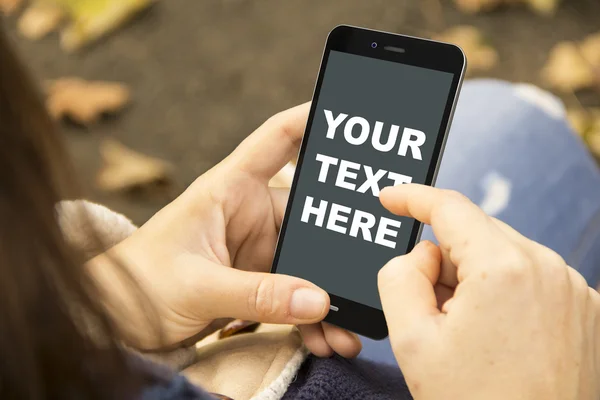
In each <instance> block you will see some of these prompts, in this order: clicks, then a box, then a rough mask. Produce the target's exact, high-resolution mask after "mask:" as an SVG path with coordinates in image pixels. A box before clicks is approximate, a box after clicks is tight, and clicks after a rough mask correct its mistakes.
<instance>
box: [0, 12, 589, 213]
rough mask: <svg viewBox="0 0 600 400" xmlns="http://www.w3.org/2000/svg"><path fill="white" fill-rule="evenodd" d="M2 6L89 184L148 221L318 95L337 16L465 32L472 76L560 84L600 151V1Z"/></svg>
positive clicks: (398, 28)
mask: <svg viewBox="0 0 600 400" xmlns="http://www.w3.org/2000/svg"><path fill="white" fill-rule="evenodd" d="M0 10H1V11H2V12H3V13H4V15H5V16H4V19H5V25H6V27H7V30H8V31H9V36H11V38H12V39H13V40H14V42H15V43H16V45H17V47H18V49H19V50H20V52H21V54H22V56H23V58H24V60H25V62H26V63H27V65H28V66H29V67H30V69H32V70H33V72H34V74H35V77H36V79H38V80H39V83H40V85H41V86H40V87H41V88H42V89H43V90H44V95H45V96H46V98H47V102H48V103H47V104H48V108H49V110H50V112H51V113H52V114H53V116H54V117H55V118H56V119H57V120H58V121H59V122H58V123H59V124H60V127H61V128H62V129H63V130H64V132H65V136H66V140H67V142H68V145H69V149H70V151H71V153H72V155H73V158H74V160H75V164H76V167H77V169H78V171H79V173H80V176H81V181H82V184H83V186H84V190H85V193H86V195H87V197H88V198H89V199H91V200H93V201H96V202H100V203H102V204H105V205H107V206H109V207H111V208H113V209H115V210H117V211H120V212H122V213H124V214H126V215H127V216H129V217H130V218H132V219H133V220H134V222H136V223H138V224H141V223H143V222H144V221H146V220H147V219H148V218H149V217H150V216H152V214H153V213H155V212H156V211H157V210H158V209H159V208H161V207H162V206H163V205H164V204H166V203H167V202H169V201H170V200H172V199H173V198H174V197H175V196H176V195H177V194H178V193H180V192H181V191H182V190H183V189H184V188H185V187H186V186H187V185H189V184H190V183H191V182H192V181H193V180H194V179H195V178H196V177H197V176H199V175H201V174H202V173H203V172H205V171H206V170H208V169H209V168H211V167H212V166H213V165H215V164H216V163H217V162H219V161H220V160H221V159H223V158H224V157H225V156H226V155H227V154H229V153H230V152H231V151H232V150H233V149H234V148H235V147H236V146H237V145H238V144H239V143H240V141H242V140H243V139H244V138H245V137H246V136H247V135H248V134H249V133H251V132H252V131H253V130H254V129H255V128H256V127H257V126H258V125H259V124H260V123H261V122H262V121H264V120H265V119H266V118H268V117H269V116H271V115H272V114H274V113H276V112H278V111H280V110H283V109H285V108H288V107H291V106H293V105H296V104H299V103H302V102H305V101H308V100H310V98H311V95H312V91H313V84H314V80H315V78H316V74H317V70H318V67H319V62H320V57H321V52H322V49H323V45H324V43H325V39H326V36H327V33H328V32H329V31H330V30H331V29H332V28H333V27H334V26H336V25H338V24H352V25H359V26H364V27H368V28H372V29H378V30H386V31H392V32H397V33H403V34H409V35H416V36H424V37H435V38H441V39H444V40H446V41H453V42H456V43H457V44H459V45H461V46H462V47H463V48H464V49H465V51H466V53H467V57H468V59H469V64H470V69H469V71H468V77H469V78H477V77H493V78H500V79H506V80H509V81H514V82H530V83H533V84H536V85H538V86H541V87H543V88H546V89H549V90H552V91H553V92H554V93H556V94H557V95H558V96H560V97H561V98H562V99H563V100H564V101H565V103H566V104H567V106H568V108H569V116H570V118H571V120H572V123H573V126H574V128H575V129H574V131H576V132H577V133H576V134H580V135H582V137H583V138H584V140H586V142H587V143H588V144H589V147H590V151H592V152H593V153H595V154H600V112H598V110H599V109H600V0H562V1H557V0H531V1H529V0H369V1H366V0H337V1H333V0H286V1H280V0H260V1H259V0H255V1H252V0H196V1H192V0H162V1H149V0H62V1H60V0H55V1H50V0H48V1H44V0H42V1H26V0H0ZM594 34H596V35H595V36H594ZM0 62H1V60H0ZM574 134H575V133H574Z"/></svg>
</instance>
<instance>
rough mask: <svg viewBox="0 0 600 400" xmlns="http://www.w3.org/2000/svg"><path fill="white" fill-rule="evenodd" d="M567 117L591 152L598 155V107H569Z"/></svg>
mask: <svg viewBox="0 0 600 400" xmlns="http://www.w3.org/2000/svg"><path fill="white" fill-rule="evenodd" d="M567 119H568V120H569V123H570V124H571V127H572V128H573V129H574V130H575V132H576V133H577V134H578V135H579V136H581V137H582V138H583V140H584V142H585V143H586V145H587V147H588V148H589V149H590V151H591V152H592V154H593V155H594V156H596V157H600V108H586V109H584V108H581V107H580V108H577V109H569V110H567Z"/></svg>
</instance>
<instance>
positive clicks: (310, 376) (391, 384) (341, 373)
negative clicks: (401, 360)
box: [141, 356, 412, 400]
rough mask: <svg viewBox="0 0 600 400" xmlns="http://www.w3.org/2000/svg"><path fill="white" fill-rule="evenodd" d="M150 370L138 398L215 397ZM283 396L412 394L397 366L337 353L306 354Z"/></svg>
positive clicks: (381, 398) (358, 399)
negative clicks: (326, 354) (331, 354)
mask: <svg viewBox="0 0 600 400" xmlns="http://www.w3.org/2000/svg"><path fill="white" fill-rule="evenodd" d="M149 372H150V373H151V375H152V380H151V382H152V384H151V385H149V386H148V387H147V388H146V389H145V390H144V391H143V393H142V395H141V400H208V399H214V398H215V396H212V395H210V394H208V393H205V392H203V391H202V390H201V389H199V388H197V387H196V386H194V385H192V384H191V383H189V382H188V381H187V380H186V379H185V378H184V377H182V376H180V375H177V374H173V373H172V372H169V371H168V370H167V369H165V368H163V367H159V366H152V367H151V368H149ZM283 399H284V400H332V399H339V400H371V399H373V400H374V399H377V400H388V399H389V400H391V399H395V400H408V399H412V396H411V395H410V393H409V391H408V388H407V386H406V383H405V381H404V379H403V377H402V375H401V374H400V372H399V371H398V369H397V368H393V367H390V366H386V365H380V364H375V363H372V362H370V361H364V360H346V359H343V358H341V357H339V356H334V357H331V358H327V359H322V358H317V357H314V356H309V357H308V358H307V360H306V361H305V362H304V364H303V365H302V367H301V368H300V370H299V371H298V376H297V377H296V379H295V380H294V382H293V383H292V384H291V385H290V387H289V388H288V391H287V392H286V394H285V395H284V397H283ZM234 400H235V399H234Z"/></svg>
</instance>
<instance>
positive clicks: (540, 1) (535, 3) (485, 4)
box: [454, 0, 560, 15]
mask: <svg viewBox="0 0 600 400" xmlns="http://www.w3.org/2000/svg"><path fill="white" fill-rule="evenodd" d="M454 3H455V4H456V7H457V8H458V9H459V10H461V11H463V12H465V13H468V14H475V13H479V12H485V11H491V10H493V9H495V8H497V7H499V6H503V5H513V4H526V5H527V6H529V7H530V8H531V9H532V10H534V11H535V12H537V13H539V14H544V15H551V14H553V13H554V12H555V11H556V9H557V8H558V4H559V3H560V0H454Z"/></svg>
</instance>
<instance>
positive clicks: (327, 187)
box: [272, 26, 466, 339]
mask: <svg viewBox="0 0 600 400" xmlns="http://www.w3.org/2000/svg"><path fill="white" fill-rule="evenodd" d="M465 65H466V60H465V56H464V54H463V52H462V51H461V50H460V48H459V47H457V46H454V45H451V44H447V43H441V42H436V41H431V40H426V39H420V38H415V37H409V36H403V35H397V34H393V33H387V32H379V31H373V30H368V29H363V28H357V27H352V26H338V27H336V28H335V29H334V30H333V31H331V33H330V34H329V37H328V39H327V44H326V46H325V51H324V54H323V59H322V61H321V68H320V70H319V76H318V79H317V83H316V86H315V91H314V95H313V101H312V106H311V109H310V114H309V117H308V123H307V126H306V131H305V133H304V139H303V141H302V146H301V149H300V154H299V158H298V162H297V167H296V172H295V175H294V180H293V184H292V188H291V193H290V198H289V201H288V205H287V210H286V213H285V217H284V220H283V224H282V227H281V232H280V234H279V240H278V244H277V249H276V251H275V258H274V261H273V267H272V272H275V273H280V274H286V275H292V276H297V277H300V278H304V279H307V280H309V281H311V282H313V283H315V284H316V285H318V286H320V287H321V288H323V289H324V290H326V291H327V292H328V293H329V296H330V299H331V306H330V311H329V314H328V315H327V317H326V319H325V321H327V322H330V323H332V324H334V325H337V326H340V327H342V328H345V329H348V330H350V331H353V332H356V333H358V334H360V335H364V336H367V337H370V338H373V339H383V338H385V337H386V336H387V326H386V322H385V318H384V315H383V311H382V308H381V301H380V299H379V293H378V290H377V273H378V271H379V269H380V268H381V267H383V266H384V265H385V264H386V263H387V262H388V261H389V260H391V259H392V258H394V257H396V256H398V255H402V254H405V253H407V252H409V251H410V250H411V249H412V248H413V246H414V245H415V243H416V242H417V240H418V239H419V236H420V233H421V228H422V224H420V223H419V222H417V221H415V220H414V219H411V218H406V217H398V216H396V215H393V214H391V213H390V212H389V211H387V210H386V209H385V208H384V207H383V206H382V205H381V203H380V202H379V192H380V190H381V189H382V188H383V187H385V186H392V185H398V184H402V183H409V182H415V183H422V184H427V185H433V183H434V181H435V177H436V173H437V169H438V167H439V163H440V159H441V155H442V152H443V149H444V144H445V141H446V136H447V134H448V130H449V126H450V121H451V119H452V114H453V111H454V106H455V104H456V100H457V97H458V93H459V89H460V86H461V83H462V78H463V75H464V71H465Z"/></svg>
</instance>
